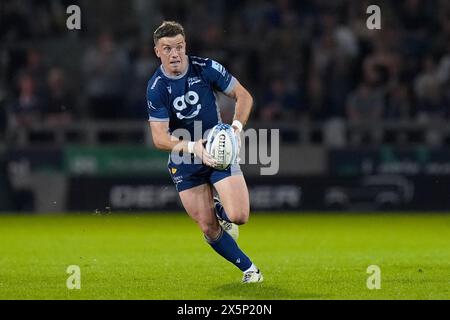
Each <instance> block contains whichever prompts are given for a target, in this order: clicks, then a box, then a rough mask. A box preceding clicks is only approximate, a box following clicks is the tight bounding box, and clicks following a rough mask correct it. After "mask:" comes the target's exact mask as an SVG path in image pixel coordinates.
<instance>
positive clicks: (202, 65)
mask: <svg viewBox="0 0 450 320" xmlns="http://www.w3.org/2000/svg"><path fill="white" fill-rule="evenodd" d="M192 64H196V65H199V66H201V67H204V66H206V63H204V62H198V61H192Z"/></svg>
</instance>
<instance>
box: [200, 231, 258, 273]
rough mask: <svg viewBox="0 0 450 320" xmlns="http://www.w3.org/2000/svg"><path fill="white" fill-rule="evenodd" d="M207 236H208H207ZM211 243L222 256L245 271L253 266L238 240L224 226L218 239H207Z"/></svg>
mask: <svg viewBox="0 0 450 320" xmlns="http://www.w3.org/2000/svg"><path fill="white" fill-rule="evenodd" d="M205 238H206V237H205ZM206 241H208V243H209V245H210V246H211V247H212V248H213V249H214V250H215V251H216V252H217V253H218V254H220V255H221V256H222V257H224V258H225V259H227V260H228V261H230V262H231V263H232V264H234V265H235V266H236V267H238V268H239V269H241V271H245V270H247V269H248V268H250V267H251V265H252V262H251V261H250V259H249V258H248V257H247V256H246V255H245V254H244V253H243V252H242V250H241V249H239V247H238V245H237V243H236V241H234V240H233V238H232V237H231V236H230V235H229V234H228V233H227V232H225V231H223V229H222V228H220V234H219V236H218V237H217V239H216V240H210V239H206Z"/></svg>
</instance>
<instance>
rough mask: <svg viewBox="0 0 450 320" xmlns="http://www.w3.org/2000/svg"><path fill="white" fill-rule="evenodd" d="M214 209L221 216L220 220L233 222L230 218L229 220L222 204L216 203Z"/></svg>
mask: <svg viewBox="0 0 450 320" xmlns="http://www.w3.org/2000/svg"><path fill="white" fill-rule="evenodd" d="M214 209H215V210H216V214H217V215H218V216H219V218H220V219H222V220H225V221H227V222H232V221H231V220H230V218H228V216H227V213H226V212H225V209H224V208H223V205H222V203H220V202H216V203H215V204H214Z"/></svg>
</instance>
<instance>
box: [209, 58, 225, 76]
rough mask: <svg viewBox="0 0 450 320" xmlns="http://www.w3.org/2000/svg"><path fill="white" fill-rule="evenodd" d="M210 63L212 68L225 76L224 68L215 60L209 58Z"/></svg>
mask: <svg viewBox="0 0 450 320" xmlns="http://www.w3.org/2000/svg"><path fill="white" fill-rule="evenodd" d="M211 63H212V64H211V66H212V68H213V69H215V70H217V72H219V73H220V74H221V75H222V77H225V73H226V70H225V68H224V67H223V66H222V65H221V64H220V63H218V62H217V61H214V60H211Z"/></svg>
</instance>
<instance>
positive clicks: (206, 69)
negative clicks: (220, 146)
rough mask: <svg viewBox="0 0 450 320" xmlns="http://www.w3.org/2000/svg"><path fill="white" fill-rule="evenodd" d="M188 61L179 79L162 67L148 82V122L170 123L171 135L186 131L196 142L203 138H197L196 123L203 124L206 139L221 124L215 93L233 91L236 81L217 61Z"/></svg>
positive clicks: (196, 58)
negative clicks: (207, 133) (208, 133)
mask: <svg viewBox="0 0 450 320" xmlns="http://www.w3.org/2000/svg"><path fill="white" fill-rule="evenodd" d="M188 59H189V63H188V68H187V70H186V72H185V73H184V74H181V75H179V76H176V77H174V76H169V75H167V74H166V72H165V71H164V69H163V67H162V66H160V67H159V68H158V69H157V70H156V72H155V73H154V74H153V76H152V77H151V79H150V80H149V82H148V86H147V105H148V115H149V121H169V130H170V133H173V132H174V131H175V130H177V129H187V130H188V131H189V133H190V135H191V141H194V140H198V139H200V138H201V137H198V136H194V124H195V126H200V125H201V134H202V136H203V134H204V133H205V131H206V130H208V129H210V128H212V127H214V126H215V125H216V124H217V123H219V122H221V119H220V113H219V107H218V105H217V102H216V93H217V91H221V92H224V93H229V92H231V91H232V90H233V88H234V86H235V85H236V82H237V81H236V79H235V78H234V77H233V76H232V75H231V74H230V73H229V72H228V71H227V70H226V69H225V68H224V67H223V66H222V65H221V64H220V63H218V62H216V61H214V60H211V59H206V58H199V57H195V56H188ZM199 130H200V128H199V127H197V129H196V131H197V132H198V131H199ZM197 134H198V133H197Z"/></svg>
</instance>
